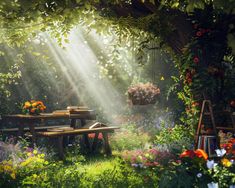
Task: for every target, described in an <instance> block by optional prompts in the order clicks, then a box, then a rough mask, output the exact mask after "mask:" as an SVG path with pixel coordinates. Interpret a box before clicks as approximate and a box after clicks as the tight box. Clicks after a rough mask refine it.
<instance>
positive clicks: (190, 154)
mask: <svg viewBox="0 0 235 188" xmlns="http://www.w3.org/2000/svg"><path fill="white" fill-rule="evenodd" d="M183 157H189V158H191V159H192V158H194V157H195V153H194V151H193V150H186V151H184V152H183V153H181V154H180V158H183Z"/></svg>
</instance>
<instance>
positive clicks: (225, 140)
mask: <svg viewBox="0 0 235 188" xmlns="http://www.w3.org/2000/svg"><path fill="white" fill-rule="evenodd" d="M218 135H219V138H220V148H221V149H224V150H225V151H226V153H225V154H226V157H228V158H233V159H234V158H235V138H233V134H232V133H230V132H227V133H224V132H223V131H219V134H218Z"/></svg>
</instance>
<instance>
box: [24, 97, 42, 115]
mask: <svg viewBox="0 0 235 188" xmlns="http://www.w3.org/2000/svg"><path fill="white" fill-rule="evenodd" d="M45 109H46V106H45V105H44V104H43V102H42V101H35V100H31V101H26V102H25V103H24V105H23V109H22V112H23V113H24V114H39V113H41V112H43V111H44V110H45Z"/></svg>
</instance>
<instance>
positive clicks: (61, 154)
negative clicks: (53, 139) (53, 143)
mask: <svg viewBox="0 0 235 188" xmlns="http://www.w3.org/2000/svg"><path fill="white" fill-rule="evenodd" d="M57 144H58V152H59V158H60V159H62V160H63V159H64V147H63V136H59V137H58V140H57Z"/></svg>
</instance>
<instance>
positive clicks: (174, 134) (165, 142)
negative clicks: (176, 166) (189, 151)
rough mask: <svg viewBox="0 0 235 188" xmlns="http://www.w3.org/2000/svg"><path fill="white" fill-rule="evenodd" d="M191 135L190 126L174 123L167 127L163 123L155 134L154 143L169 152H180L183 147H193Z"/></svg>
mask: <svg viewBox="0 0 235 188" xmlns="http://www.w3.org/2000/svg"><path fill="white" fill-rule="evenodd" d="M193 135H194V134H193V129H192V127H186V126H183V125H175V127H173V128H169V127H165V126H164V125H163V126H162V130H161V131H160V132H159V133H158V134H157V135H156V139H155V144H156V145H160V146H162V147H164V148H166V149H168V150H170V151H171V152H175V153H181V152H182V150H184V149H185V148H192V147H193Z"/></svg>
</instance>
